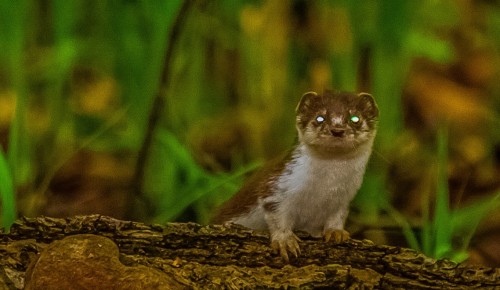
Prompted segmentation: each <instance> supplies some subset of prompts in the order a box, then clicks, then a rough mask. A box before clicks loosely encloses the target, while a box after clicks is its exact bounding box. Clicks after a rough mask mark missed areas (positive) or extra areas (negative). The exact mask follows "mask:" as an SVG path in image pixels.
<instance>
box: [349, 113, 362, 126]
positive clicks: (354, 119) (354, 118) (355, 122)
mask: <svg viewBox="0 0 500 290" xmlns="http://www.w3.org/2000/svg"><path fill="white" fill-rule="evenodd" d="M349 120H350V121H351V123H353V124H357V123H359V121H361V119H360V118H359V117H358V116H356V115H353V116H351V118H350V119H349Z"/></svg>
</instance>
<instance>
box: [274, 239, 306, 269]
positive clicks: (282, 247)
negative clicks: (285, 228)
mask: <svg viewBox="0 0 500 290" xmlns="http://www.w3.org/2000/svg"><path fill="white" fill-rule="evenodd" d="M299 242H300V239H299V238H298V237H297V236H296V235H295V234H294V233H293V232H290V233H279V234H276V233H273V234H272V235H271V248H272V249H273V250H274V251H275V252H278V251H279V253H280V256H281V258H282V259H283V260H284V261H285V262H286V263H289V262H290V259H289V258H288V252H290V253H291V254H292V255H293V256H294V257H296V258H297V257H298V256H299V254H300V247H299Z"/></svg>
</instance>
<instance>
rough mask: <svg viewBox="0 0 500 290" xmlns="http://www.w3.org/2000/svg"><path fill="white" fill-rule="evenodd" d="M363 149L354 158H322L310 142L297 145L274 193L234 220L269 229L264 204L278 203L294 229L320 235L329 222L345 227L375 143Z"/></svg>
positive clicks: (280, 215) (279, 212) (278, 210)
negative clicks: (350, 206) (346, 218)
mask: <svg viewBox="0 0 500 290" xmlns="http://www.w3.org/2000/svg"><path fill="white" fill-rule="evenodd" d="M360 149H361V150H360V151H359V152H358V154H355V155H354V156H353V157H352V158H319V157H315V156H313V155H312V154H311V153H310V152H309V151H308V150H309V149H308V148H307V147H306V146H299V147H297V148H296V150H295V152H294V158H293V159H292V161H290V162H288V164H287V165H286V167H285V170H283V173H282V174H281V175H280V177H279V178H278V180H277V182H276V185H275V186H274V188H273V194H271V195H270V196H268V197H266V198H264V199H261V200H259V202H258V204H257V205H256V207H255V208H254V210H252V211H251V212H250V213H249V214H247V215H243V216H240V217H238V218H235V219H233V222H235V223H239V224H242V225H244V226H247V227H250V228H256V229H267V224H266V222H265V220H264V215H265V214H266V213H265V211H264V205H265V204H266V203H274V204H277V206H276V208H275V213H274V214H275V215H276V216H277V219H279V220H281V221H282V222H281V223H286V225H287V226H288V227H291V228H292V229H293V230H304V231H307V232H309V233H311V234H313V235H315V236H319V235H321V232H322V231H323V229H324V227H325V224H326V223H333V226H334V227H336V228H341V229H342V228H343V224H344V221H345V217H346V216H347V213H348V208H349V203H350V202H351V200H352V199H353V198H354V196H355V195H356V192H357V191H358V189H359V188H360V186H361V183H362V180H363V175H364V172H365V168H366V163H367V161H368V158H369V156H370V153H371V144H367V147H366V148H360ZM364 149H366V150H364Z"/></svg>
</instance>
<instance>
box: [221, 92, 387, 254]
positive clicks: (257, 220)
mask: <svg viewBox="0 0 500 290" xmlns="http://www.w3.org/2000/svg"><path fill="white" fill-rule="evenodd" d="M378 115H379V111H378V108H377V105H376V103H375V100H374V99H373V97H372V96H371V95H370V94H367V93H359V94H353V93H345V92H340V93H334V92H332V91H329V90H325V91H324V93H323V94H318V93H315V92H308V93H305V94H304V95H303V96H302V98H301V99H300V102H299V104H298V105H297V108H296V128H297V133H298V142H297V143H296V145H295V146H294V147H293V148H292V149H291V150H290V152H289V153H288V155H287V156H286V157H285V158H283V159H281V160H280V161H279V162H277V163H276V162H275V163H271V164H270V165H269V166H267V167H265V168H264V169H263V170H261V171H259V172H257V174H255V175H254V176H253V177H251V178H250V179H249V180H248V182H247V183H246V184H245V185H244V186H243V187H242V189H241V190H240V191H239V192H238V193H237V194H236V195H235V196H234V197H233V198H231V199H230V200H229V201H227V202H226V203H225V204H224V205H223V206H222V207H221V208H220V210H219V211H218V213H217V215H216V216H215V218H214V220H213V221H214V223H235V224H240V225H243V226H245V227H248V228H252V229H258V230H268V231H269V232H270V236H271V247H272V248H273V249H274V250H275V251H278V252H279V253H280V255H281V257H282V258H283V259H284V260H285V261H286V262H288V261H289V257H288V254H289V253H290V254H292V255H293V256H295V257H297V256H298V255H299V254H300V248H299V242H300V239H299V238H298V237H297V236H296V235H295V234H294V233H293V231H294V230H301V231H306V232H308V233H310V234H311V235H312V236H314V237H321V236H322V237H324V239H325V241H327V242H328V241H330V240H332V241H334V242H336V243H341V242H344V241H346V240H347V239H349V233H348V232H347V231H345V230H344V223H345V220H346V218H347V214H348V211H349V204H350V202H351V200H352V199H353V198H354V196H355V195H356V193H357V191H358V190H359V188H360V187H361V183H362V181H363V175H364V172H365V168H366V164H367V162H368V159H369V157H370V154H371V151H372V146H373V140H374V138H375V134H376V131H377V129H376V125H377V121H378Z"/></svg>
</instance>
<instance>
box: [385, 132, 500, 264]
mask: <svg viewBox="0 0 500 290" xmlns="http://www.w3.org/2000/svg"><path fill="white" fill-rule="evenodd" d="M436 156H437V174H436V176H437V178H436V195H435V196H436V198H435V199H434V200H431V198H430V194H429V193H422V197H423V198H422V206H423V217H422V223H421V226H420V227H419V228H418V230H417V231H414V230H413V229H412V226H411V223H410V222H409V221H408V220H407V219H406V218H405V217H404V216H403V215H402V214H401V213H399V212H398V210H397V209H395V208H394V207H392V206H391V205H390V204H389V203H387V202H385V201H381V204H382V207H383V208H384V210H386V211H387V212H388V213H389V215H390V216H392V217H393V218H394V220H395V221H396V222H397V223H398V224H399V225H400V226H401V228H402V231H403V234H404V236H405V238H406V241H407V242H408V245H409V246H410V247H411V248H413V249H416V250H419V251H422V252H423V253H425V254H427V255H428V256H430V257H433V258H436V259H441V258H448V259H450V260H452V261H455V262H462V261H464V260H465V259H467V257H468V254H467V249H468V247H469V244H470V241H471V239H472V237H473V235H474V233H475V232H476V229H477V227H478V225H479V223H480V222H481V221H482V220H483V219H484V218H485V217H486V216H487V215H488V214H489V213H491V211H492V210H494V209H496V208H498V206H499V205H500V192H499V193H497V194H495V195H493V196H491V197H488V198H483V199H481V200H479V201H475V202H473V203H471V204H468V205H466V206H462V207H461V208H457V209H452V208H450V202H449V191H448V174H447V167H448V133H447V129H446V127H444V126H443V127H441V128H440V130H439V132H438V134H437V154H436ZM432 205H434V208H433V209H431V206H432ZM431 212H432V214H431Z"/></svg>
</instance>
